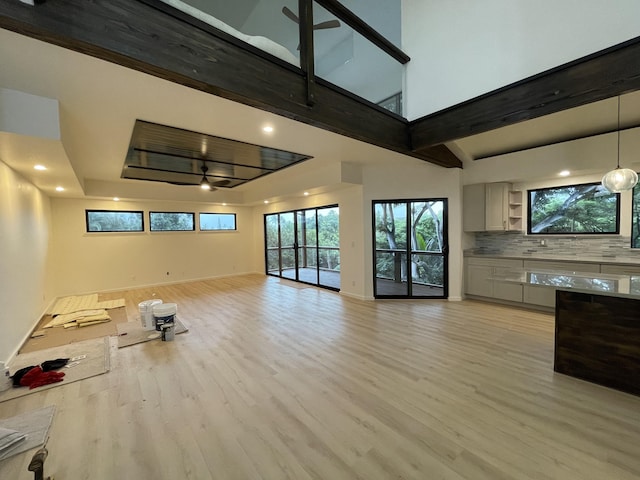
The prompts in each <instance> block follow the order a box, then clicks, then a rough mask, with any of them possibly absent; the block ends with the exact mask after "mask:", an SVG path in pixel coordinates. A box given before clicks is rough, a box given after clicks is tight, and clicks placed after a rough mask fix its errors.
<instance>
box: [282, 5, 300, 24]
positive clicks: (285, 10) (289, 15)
mask: <svg viewBox="0 0 640 480" xmlns="http://www.w3.org/2000/svg"><path fill="white" fill-rule="evenodd" d="M282 13H284V16H285V17H287V18H289V19H290V20H293V21H294V22H296V23H300V20H298V16H297V15H296V14H295V13H293V12H292V11H291V10H290V9H289V8H288V7H282Z"/></svg>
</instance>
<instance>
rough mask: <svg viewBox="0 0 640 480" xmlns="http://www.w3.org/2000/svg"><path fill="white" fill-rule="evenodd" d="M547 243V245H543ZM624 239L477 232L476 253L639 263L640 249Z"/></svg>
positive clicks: (595, 236) (597, 236) (620, 237)
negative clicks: (601, 259)
mask: <svg viewBox="0 0 640 480" xmlns="http://www.w3.org/2000/svg"><path fill="white" fill-rule="evenodd" d="M543 242H544V245H543V244H542V243H543ZM630 245H631V239H630V238H629V237H625V236H622V235H606V236H605V235H593V236H591V235H590V236H565V235H562V236H553V235H548V236H544V235H543V236H538V235H536V236H531V235H524V234H522V233H520V232H478V233H476V234H475V248H474V249H473V252H474V253H477V254H485V255H507V256H528V255H531V256H536V257H537V256H545V257H547V256H549V257H554V256H557V257H576V259H580V258H585V259H586V258H595V259H597V258H603V257H604V258H612V259H618V260H624V259H635V260H640V249H632V248H631V247H630Z"/></svg>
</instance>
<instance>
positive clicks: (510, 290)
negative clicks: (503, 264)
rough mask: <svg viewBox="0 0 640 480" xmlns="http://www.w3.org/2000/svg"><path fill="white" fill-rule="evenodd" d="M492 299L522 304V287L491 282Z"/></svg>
mask: <svg viewBox="0 0 640 480" xmlns="http://www.w3.org/2000/svg"><path fill="white" fill-rule="evenodd" d="M493 297H494V298H499V299H501V300H509V301H511V302H520V303H522V285H519V284H515V283H505V282H493Z"/></svg>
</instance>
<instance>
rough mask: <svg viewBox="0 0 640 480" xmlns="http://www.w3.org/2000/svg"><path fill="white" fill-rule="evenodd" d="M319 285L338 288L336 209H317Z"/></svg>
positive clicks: (337, 218)
mask: <svg viewBox="0 0 640 480" xmlns="http://www.w3.org/2000/svg"><path fill="white" fill-rule="evenodd" d="M318 276H319V280H318V281H319V284H320V285H323V286H326V287H332V288H338V289H339V288H340V213H339V209H338V207H331V208H322V209H320V208H319V209H318Z"/></svg>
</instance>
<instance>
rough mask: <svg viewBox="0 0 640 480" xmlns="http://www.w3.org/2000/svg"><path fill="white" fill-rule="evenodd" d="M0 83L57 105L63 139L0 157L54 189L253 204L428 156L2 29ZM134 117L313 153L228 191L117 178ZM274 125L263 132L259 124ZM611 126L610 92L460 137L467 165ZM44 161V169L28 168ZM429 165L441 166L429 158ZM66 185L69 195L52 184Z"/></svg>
mask: <svg viewBox="0 0 640 480" xmlns="http://www.w3.org/2000/svg"><path fill="white" fill-rule="evenodd" d="M0 65H2V68H0V88H7V89H13V90H18V91H22V92H27V93H30V94H33V95H39V96H42V97H47V98H51V99H56V100H58V102H59V112H60V131H61V140H60V141H56V140H45V139H37V138H35V137H24V136H20V135H15V134H8V133H2V134H0V159H2V161H4V162H5V163H6V164H8V165H9V166H10V167H11V168H13V169H14V170H16V171H18V172H19V173H21V174H22V175H23V176H25V177H26V178H28V179H29V180H31V181H32V182H33V183H34V184H35V185H36V186H38V187H39V188H41V189H42V190H43V191H44V192H46V193H47V194H48V195H50V196H53V197H55V196H69V197H99V198H109V197H113V196H118V197H121V198H129V199H158V200H172V201H176V200H177V201H181V200H184V201H196V202H202V201H204V202H214V203H222V202H228V203H238V204H256V203H258V202H261V201H263V200H271V201H275V200H281V199H284V198H287V197H291V196H302V194H303V192H304V191H310V192H311V193H320V192H324V191H328V190H331V189H336V188H342V187H343V186H344V185H343V183H342V178H341V176H340V173H339V172H340V168H339V167H340V164H341V163H342V162H347V163H350V164H362V165H370V164H382V163H388V162H399V163H403V164H404V163H405V162H409V163H413V164H415V163H420V164H424V162H422V161H420V160H417V159H414V158H411V157H407V156H404V155H400V154H398V153H395V152H391V151H388V150H384V149H382V148H379V147H375V146H372V145H368V144H366V143H363V142H359V141H357V140H353V139H350V138H346V137H343V136H340V135H337V134H334V133H331V132H328V131H325V130H322V129H319V128H315V127H312V126H309V125H306V124H303V123H299V122H295V121H293V120H289V119H287V118H283V117H279V116H277V115H273V114H270V113H267V112H264V111H261V110H258V109H255V108H251V107H247V106H245V105H241V104H238V103H234V102H231V101H228V100H225V99H222V98H219V97H215V96H213V95H210V94H205V93H203V92H199V91H196V90H193V89H189V88H186V87H183V86H181V85H177V84H173V83H170V82H167V81H164V80H161V79H158V78H155V77H151V76H149V75H146V74H143V73H140V72H136V71H133V70H129V69H126V68H123V67H120V66H118V65H114V64H110V63H107V62H104V61H101V60H97V59H95V58H92V57H89V56H86V55H83V54H80V53H76V52H73V51H70V50H65V49H63V48H60V47H56V46H54V45H51V44H46V43H43V42H40V41H37V40H34V39H31V38H27V37H24V36H21V35H18V34H15V33H13V32H9V31H6V30H0ZM136 119H142V120H146V121H150V122H155V123H160V124H164V125H169V126H173V127H178V128H184V129H188V130H192V131H196V132H202V133H206V134H210V135H215V136H220V137H226V138H231V139H235V140H239V141H243V142H248V143H253V144H258V145H264V146H268V147H274V148H279V149H283V150H287V151H292V152H298V153H302V154H307V155H311V156H313V157H314V158H313V159H312V160H309V161H307V162H303V163H302V164H300V165H296V166H294V167H291V168H288V169H286V170H284V171H282V172H281V173H277V174H273V175H268V176H266V177H264V178H261V179H258V180H255V181H252V182H249V183H247V184H245V185H243V186H240V187H236V188H234V189H232V190H229V189H219V190H218V191H216V192H203V191H201V190H200V189H197V188H194V187H181V186H175V185H168V184H167V185H165V184H161V183H156V182H144V181H136V180H125V179H121V178H120V174H121V171H122V166H123V163H124V159H125V155H126V150H127V147H128V145H129V141H130V137H131V131H132V128H133V125H134V122H135V120H136ZM631 123H640V94H630V95H626V96H624V97H623V99H622V125H623V127H624V126H625V125H627V124H631ZM265 125H271V126H273V127H274V132H273V133H271V134H265V133H264V132H263V131H262V127H263V126H265ZM615 125H616V101H615V99H610V100H606V101H603V102H598V103H594V104H591V105H587V106H584V107H580V108H577V109H573V110H570V111H566V112H560V113H557V114H554V115H549V116H547V117H543V118H540V119H536V120H532V121H529V122H524V123H521V124H518V125H513V126H510V127H506V128H503V129H500V130H495V131H492V132H487V133H484V134H481V135H476V136H474V137H470V138H467V139H462V140H459V141H457V142H455V144H454V145H453V144H452V149H453V150H455V151H456V152H457V153H459V154H460V155H461V156H462V157H463V158H464V160H465V162H467V163H468V162H470V161H472V160H471V159H473V158H476V157H478V156H481V155H485V154H487V153H491V152H498V151H503V150H508V149H514V148H521V147H523V146H525V147H526V146H529V145H532V144H537V143H540V142H544V141H555V140H558V139H563V138H567V136H572V135H577V134H584V133H593V132H594V131H599V130H600V129H607V128H614V127H615ZM35 163H43V164H45V165H47V167H48V168H49V169H48V170H47V171H46V172H37V171H35V170H33V165H34V164H35ZM428 168H437V167H433V166H431V165H428ZM57 185H62V186H64V187H65V188H66V191H65V192H62V193H59V192H56V191H55V186H57Z"/></svg>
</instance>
